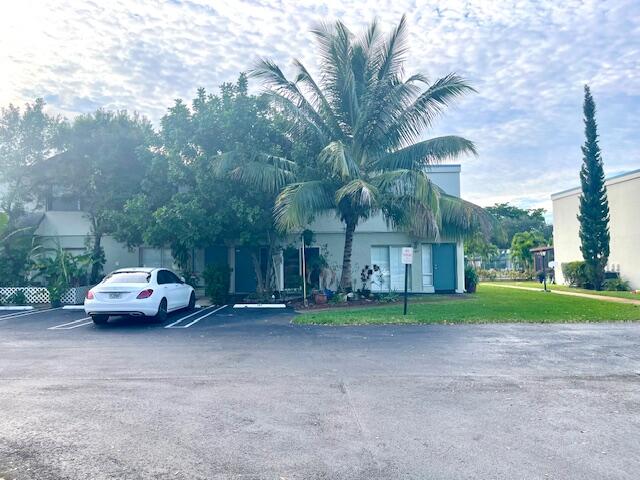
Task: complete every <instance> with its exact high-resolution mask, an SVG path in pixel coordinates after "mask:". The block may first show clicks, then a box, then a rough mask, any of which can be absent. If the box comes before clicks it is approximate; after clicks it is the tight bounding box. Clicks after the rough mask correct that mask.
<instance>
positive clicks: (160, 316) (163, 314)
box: [153, 298, 167, 323]
mask: <svg viewBox="0 0 640 480" xmlns="http://www.w3.org/2000/svg"><path fill="white" fill-rule="evenodd" d="M166 320H167V299H166V298H163V299H162V300H160V305H158V313H156V314H155V316H154V317H153V321H154V322H155V323H164V322H165V321H166Z"/></svg>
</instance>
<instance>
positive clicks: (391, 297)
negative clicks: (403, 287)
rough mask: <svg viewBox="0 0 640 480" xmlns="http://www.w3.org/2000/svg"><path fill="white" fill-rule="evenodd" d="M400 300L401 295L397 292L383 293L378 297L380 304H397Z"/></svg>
mask: <svg viewBox="0 0 640 480" xmlns="http://www.w3.org/2000/svg"><path fill="white" fill-rule="evenodd" d="M398 300H400V295H399V294H398V293H397V292H387V293H382V294H380V295H379V296H378V301H379V302H380V303H395V302H397V301H398Z"/></svg>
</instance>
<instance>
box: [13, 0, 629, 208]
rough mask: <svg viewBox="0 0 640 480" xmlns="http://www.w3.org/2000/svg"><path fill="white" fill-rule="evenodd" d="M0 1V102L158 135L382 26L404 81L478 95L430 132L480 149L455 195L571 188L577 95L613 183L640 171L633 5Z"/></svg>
mask: <svg viewBox="0 0 640 480" xmlns="http://www.w3.org/2000/svg"><path fill="white" fill-rule="evenodd" d="M11 3H12V4H11V5H9V2H2V4H0V30H1V31H2V32H3V35H2V36H1V37H0V69H1V70H2V72H3V76H2V78H1V79H0V105H6V104H8V103H9V102H14V103H22V102H24V101H27V100H31V99H33V98H34V97H37V96H42V97H44V98H46V99H47V101H48V103H49V107H50V108H51V109H52V110H54V111H56V112H60V113H63V114H65V115H69V116H72V115H75V114H77V113H83V112H86V111H90V110H93V109H95V108H96V107H99V106H102V107H105V108H114V109H115V108H127V109H129V110H137V111H139V112H141V113H143V114H145V115H147V116H148V117H149V118H151V119H152V120H153V121H154V122H157V121H158V120H159V118H160V117H161V116H162V115H163V114H164V112H165V111H166V109H167V108H168V107H169V106H170V105H171V104H172V102H173V99H175V98H184V99H187V100H188V99H190V98H192V97H193V96H194V94H195V91H196V88H198V87H200V86H204V87H206V88H207V89H208V90H216V89H217V87H218V86H219V85H220V84H221V83H223V82H226V81H232V80H234V79H235V78H236V77H237V75H238V73H239V72H240V71H246V70H248V69H249V68H251V66H252V65H253V64H254V63H255V61H256V60H257V59H258V58H260V57H269V58H272V59H274V60H275V61H276V62H278V63H279V64H281V65H283V66H284V67H286V68H285V71H288V68H290V65H291V60H292V58H294V57H295V58H300V59H301V60H302V61H303V62H304V63H305V64H306V65H308V66H309V67H310V69H311V70H312V71H313V70H314V67H315V65H316V64H315V57H314V46H313V43H312V40H313V39H312V36H311V35H310V33H309V30H310V28H311V27H312V26H314V25H315V24H317V23H318V22H320V21H331V20H335V19H341V20H342V21H344V22H345V23H346V24H347V25H348V26H349V27H350V28H351V29H353V30H357V29H359V28H361V27H363V26H365V25H366V24H367V23H368V22H369V21H370V20H371V19H372V18H374V17H376V16H377V17H378V18H379V20H380V21H381V23H382V24H383V26H385V27H386V28H390V27H391V26H392V25H393V24H395V23H396V22H397V21H398V20H399V18H400V17H401V15H402V14H403V13H406V14H407V17H408V20H409V26H410V37H409V38H410V45H411V49H410V52H409V61H408V63H407V65H408V71H409V73H411V72H422V73H425V74H427V75H428V76H429V77H430V78H436V77H438V76H441V75H444V74H446V73H448V72H451V71H455V72H457V73H459V74H461V75H463V76H464V77H466V78H467V79H469V81H470V82H471V83H472V84H473V85H474V86H475V87H476V88H477V89H478V92H479V93H478V94H477V95H474V96H471V97H468V98H466V99H464V100H463V101H461V102H460V103H459V105H458V106H457V107H456V108H455V109H453V110H451V111H449V112H448V113H447V114H446V115H445V116H444V117H443V118H442V120H441V121H440V122H439V123H438V124H437V126H436V128H435V129H434V131H433V132H428V134H429V135H439V134H449V133H455V134H460V135H464V136H466V137H468V138H470V139H472V140H474V141H475V142H476V143H477V144H478V148H479V151H480V156H479V157H478V158H470V159H464V161H463V162H462V163H463V193H464V195H465V196H466V197H467V198H469V199H471V200H473V201H476V202H478V203H480V204H490V203H493V202H495V201H512V202H515V203H518V204H522V205H536V206H537V205H545V206H548V205H549V194H550V193H552V192H554V191H557V190H562V189H564V188H568V187H571V186H574V185H576V184H577V183H576V182H577V172H578V168H579V165H580V160H581V153H580V144H581V143H582V141H583V138H582V135H583V133H582V123H581V122H582V119H581V116H582V112H581V102H582V94H583V93H582V86H583V84H584V83H589V84H590V85H591V86H592V89H593V93H594V95H595V99H596V102H597V105H598V121H599V125H600V135H601V146H602V148H603V151H604V159H605V165H606V169H607V172H608V173H614V172H618V171H622V170H625V169H627V170H628V169H631V168H638V167H640V145H639V141H638V134H637V132H638V130H639V127H640V125H639V123H640V120H639V119H638V118H639V117H638V115H637V112H638V111H640V108H639V107H640V76H638V74H637V72H638V71H640V43H638V42H637V41H634V40H633V39H634V38H635V39H637V38H639V37H640V4H638V2H637V1H636V0H619V1H616V2H607V1H596V0H589V1H578V0H568V1H565V2H556V1H551V0H547V1H544V0H542V1H536V2H533V1H521V0H512V1H504V2H491V1H486V0H485V1H480V0H449V1H447V2H441V1H437V0H427V1H420V0H396V1H390V0H382V1H373V0H368V1H355V0H346V1H338V0H331V1H326V2H322V3H320V2H317V1H313V0H302V1H294V0H255V1H247V0H216V1H204V0H202V1H201V0H172V1H170V2H156V1H152V0H141V1H135V2H133V1H131V2H126V1H123V0H111V1H109V2H100V1H97V0H74V1H71V0H60V1H57V2H45V1H25V2H20V3H18V2H11Z"/></svg>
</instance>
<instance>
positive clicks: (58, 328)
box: [47, 317, 93, 330]
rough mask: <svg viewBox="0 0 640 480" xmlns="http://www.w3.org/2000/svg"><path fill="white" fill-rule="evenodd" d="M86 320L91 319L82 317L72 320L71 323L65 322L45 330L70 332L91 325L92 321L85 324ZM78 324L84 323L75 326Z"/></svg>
mask: <svg viewBox="0 0 640 480" xmlns="http://www.w3.org/2000/svg"><path fill="white" fill-rule="evenodd" d="M87 320H91V317H84V318H80V319H78V320H74V321H73V322H67V323H63V324H61V325H56V326H55V327H49V328H47V330H71V329H72V328H77V327H82V326H84V325H89V324H90V323H93V321H91V322H87ZM79 322H85V323H81V324H80V325H75V324H77V323H79ZM69 325H73V326H71V327H70V326H69Z"/></svg>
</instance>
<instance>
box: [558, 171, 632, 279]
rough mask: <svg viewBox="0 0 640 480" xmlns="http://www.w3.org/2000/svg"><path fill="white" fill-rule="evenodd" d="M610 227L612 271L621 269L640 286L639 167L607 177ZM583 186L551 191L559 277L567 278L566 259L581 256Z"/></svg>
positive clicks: (623, 275) (621, 271) (623, 273)
mask: <svg viewBox="0 0 640 480" xmlns="http://www.w3.org/2000/svg"><path fill="white" fill-rule="evenodd" d="M605 185H606V187H607V196H608V198H609V215H610V221H609V231H610V235H611V243H610V249H611V253H610V254H609V264H608V266H607V269H608V270H609V271H616V272H619V273H620V277H621V278H622V279H624V280H628V281H629V282H630V283H631V287H632V288H634V289H640V253H638V246H639V245H640V169H638V170H633V171H631V172H627V173H624V174H621V175H616V176H614V177H611V178H608V179H607V180H606V182H605ZM580 192H581V190H580V188H579V187H576V188H572V189H570V190H565V191H563V192H558V193H554V194H553V195H551V200H552V202H553V244H554V250H555V261H556V264H557V265H558V268H556V278H557V280H558V281H559V282H564V278H563V276H562V268H561V267H560V266H561V265H562V264H563V263H567V262H572V261H575V260H582V253H581V252H580V237H579V234H578V232H579V229H580V226H579V222H578V218H577V215H578V209H579V205H580V201H579V198H580Z"/></svg>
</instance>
